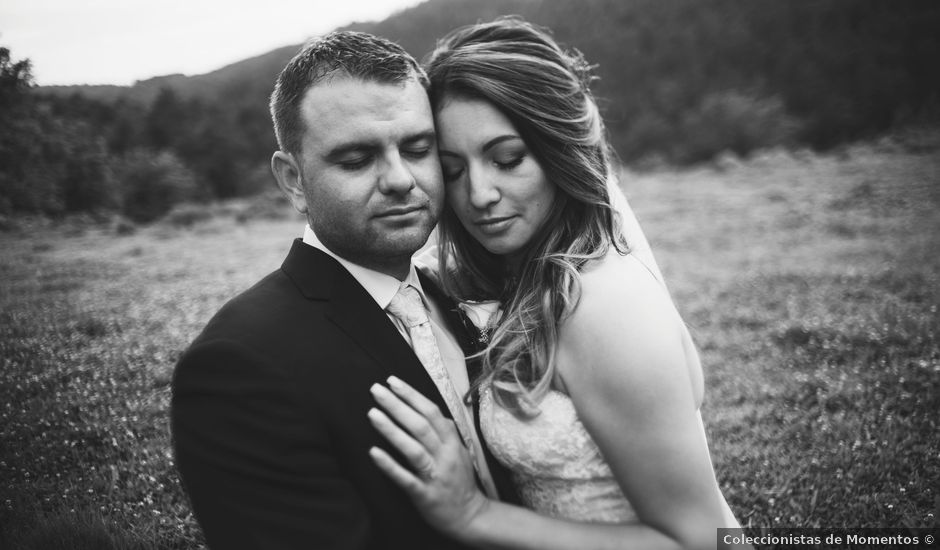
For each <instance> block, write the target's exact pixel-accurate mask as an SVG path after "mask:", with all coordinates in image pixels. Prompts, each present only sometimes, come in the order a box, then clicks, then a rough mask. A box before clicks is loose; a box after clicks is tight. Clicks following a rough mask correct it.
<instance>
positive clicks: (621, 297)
mask: <svg viewBox="0 0 940 550" xmlns="http://www.w3.org/2000/svg"><path fill="white" fill-rule="evenodd" d="M683 334H684V333H683V328H682V325H681V320H680V319H679V317H678V314H677V313H676V312H675V310H674V308H673V307H672V304H671V302H670V300H669V298H668V296H667V295H666V293H665V292H664V290H663V288H662V287H661V286H660V285H659V283H658V282H657V281H656V280H654V278H653V277H652V276H651V274H650V273H649V272H648V271H647V270H646V268H644V267H643V266H642V265H640V264H639V263H638V262H636V261H635V260H634V259H632V258H629V257H626V258H622V257H614V256H612V257H611V258H610V259H609V260H608V261H606V262H604V263H603V264H602V265H601V266H600V267H599V268H597V269H596V270H594V271H592V272H591V273H589V274H586V275H585V277H584V281H583V285H582V297H581V301H580V302H579V305H578V307H577V309H576V310H575V312H574V313H573V314H572V316H571V317H570V318H569V319H568V320H567V321H566V322H565V324H564V325H563V327H562V331H561V339H560V341H559V351H558V356H559V358H558V361H559V363H558V365H559V372H560V375H561V377H562V378H563V382H564V385H565V387H566V390H567V391H568V392H569V394H570V395H571V397H572V399H573V401H574V403H575V406H576V408H577V409H578V414H579V417H580V418H581V420H582V422H583V423H584V425H585V427H586V428H587V429H588V431H589V432H590V433H591V435H592V437H593V438H594V439H595V441H596V442H597V444H598V447H599V448H600V449H601V452H602V454H603V455H604V457H605V459H606V460H607V462H608V463H609V464H610V466H611V469H612V471H613V473H614V475H615V477H616V479H617V481H618V483H619V484H620V486H621V488H622V489H623V491H624V494H625V495H626V496H627V498H628V499H629V500H630V502H631V504H632V505H633V507H634V509H635V510H636V511H637V514H638V516H639V518H640V520H641V524H638V525H610V524H592V523H580V522H574V521H565V520H560V519H555V518H549V517H546V516H541V515H539V514H537V513H535V512H533V511H531V510H528V509H525V508H520V507H516V506H512V505H508V504H505V503H501V502H495V501H490V500H487V499H485V498H484V497H483V495H482V494H481V493H480V492H479V491H478V490H477V489H476V487H475V485H474V483H473V479H472V473H471V470H470V463H469V458H467V457H466V451H465V450H464V449H463V448H462V446H461V444H460V440H459V437H458V436H457V434H456V431H455V430H454V428H453V426H452V424H451V423H450V422H449V421H447V420H446V419H444V417H443V416H442V415H441V414H440V411H438V410H437V409H436V407H434V406H433V404H431V403H430V401H428V400H427V399H425V398H424V397H423V396H421V395H420V394H418V393H417V392H415V391H414V390H413V389H411V388H409V387H407V386H406V385H404V384H402V383H400V382H398V381H395V380H394V379H390V386H391V388H392V391H389V390H387V389H385V388H383V387H382V386H376V387H374V389H373V394H374V395H375V397H376V400H377V402H378V403H379V405H380V406H381V407H382V408H383V409H385V410H386V411H388V413H389V414H390V415H391V416H392V417H393V418H394V419H395V421H396V422H397V423H398V424H396V423H395V422H392V420H391V419H390V418H388V417H387V416H386V415H385V414H384V413H382V412H381V411H378V410H377V409H376V410H374V411H372V412H370V417H371V418H372V420H373V424H374V425H375V426H376V428H377V429H378V430H379V431H380V432H382V433H383V434H384V435H385V437H387V438H388V439H389V440H390V441H391V442H392V443H393V444H395V446H396V447H397V448H398V449H399V450H401V451H402V453H403V455H404V456H405V457H406V458H407V460H408V461H409V462H410V464H411V466H412V467H413V468H414V469H415V471H418V472H422V474H418V475H416V474H413V473H412V472H411V471H409V470H406V469H405V468H403V467H402V466H400V465H399V464H397V463H395V462H394V460H392V459H391V458H390V457H389V456H388V455H386V454H385V453H383V452H382V451H380V450H378V449H376V450H373V451H372V455H373V458H374V459H375V461H376V463H377V464H378V465H379V467H380V468H382V469H383V470H384V471H385V472H386V473H387V474H388V475H389V476H390V477H391V478H392V479H393V480H395V481H396V482H397V483H398V484H399V485H400V486H402V487H403V488H404V489H405V490H406V491H407V492H408V493H409V494H410V495H411V497H412V499H413V500H414V501H415V502H416V504H417V505H418V507H419V509H421V510H423V513H424V514H425V517H426V518H427V519H428V521H429V522H430V523H431V524H433V525H434V526H436V527H437V528H438V529H441V530H442V531H444V532H446V533H448V534H450V535H451V536H454V537H455V538H458V539H460V540H462V541H464V542H466V543H469V544H471V545H474V546H476V547H479V548H505V549H528V548H540V549H575V548H577V549H591V548H596V549H606V548H643V549H650V550H655V549H657V548H715V547H716V545H717V528H718V527H730V526H731V525H728V524H727V520H726V518H725V515H724V506H725V504H724V500H723V497H722V496H721V493H720V490H719V488H718V485H717V482H716V480H715V477H714V472H713V470H712V466H711V461H710V458H709V455H708V448H707V444H706V442H705V439H704V434H703V433H702V430H701V423H700V419H699V416H698V411H697V405H696V399H695V396H694V392H693V389H692V387H693V384H692V382H691V377H690V374H689V367H688V359H689V358H688V357H687V355H686V350H685V349H684V347H683ZM696 367H697V365H696ZM455 480H456V481H455Z"/></svg>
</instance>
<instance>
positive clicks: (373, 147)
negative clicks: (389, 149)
mask: <svg viewBox="0 0 940 550" xmlns="http://www.w3.org/2000/svg"><path fill="white" fill-rule="evenodd" d="M436 140H437V134H436V133H435V132H434V130H425V131H424V132H417V133H415V134H411V135H409V136H405V138H404V139H402V140H401V142H402V143H407V144H411V143H415V142H418V141H430V142H434V141H436ZM381 148H382V144H381V143H379V142H378V141H368V140H364V141H350V142H346V143H341V144H339V145H337V146H335V147H333V148H332V149H330V150H329V151H327V153H326V155H324V158H325V159H327V160H335V159H337V158H340V157H342V156H344V155H348V154H350V153H363V152H370V151H377V150H379V149H381Z"/></svg>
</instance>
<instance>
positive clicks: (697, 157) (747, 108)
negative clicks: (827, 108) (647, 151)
mask: <svg viewBox="0 0 940 550" xmlns="http://www.w3.org/2000/svg"><path fill="white" fill-rule="evenodd" d="M680 127H681V133H682V135H683V136H684V142H685V143H684V146H683V147H681V149H680V150H678V151H677V157H678V158H676V159H675V160H677V161H679V162H681V163H684V164H688V163H694V162H701V161H704V160H708V159H710V158H713V157H714V156H716V155H718V154H719V153H722V152H724V151H731V152H733V153H736V154H737V155H739V156H741V157H745V156H747V155H748V154H749V153H750V152H751V151H754V150H757V149H764V148H767V147H776V146H784V147H786V146H789V145H792V143H793V141H794V139H795V138H796V136H797V132H798V131H799V130H800V123H799V122H798V121H797V120H796V119H795V118H794V117H792V116H790V115H789V114H788V113H787V111H786V108H785V107H784V105H783V102H782V101H780V99H779V98H776V97H759V96H755V95H750V94H747V93H744V92H740V91H736V90H727V91H722V92H717V93H711V94H708V95H706V96H705V97H704V98H703V99H702V101H701V102H700V103H699V105H698V106H697V107H696V108H695V109H693V110H691V111H688V112H686V113H685V115H684V116H683V117H682V121H681V124H680Z"/></svg>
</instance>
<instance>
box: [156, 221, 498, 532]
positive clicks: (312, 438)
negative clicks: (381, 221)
mask: <svg viewBox="0 0 940 550" xmlns="http://www.w3.org/2000/svg"><path fill="white" fill-rule="evenodd" d="M422 284H423V285H432V283H430V281H426V280H423V281H422ZM432 286H433V285H432ZM448 309H450V308H448ZM392 374H395V375H396V376H398V377H400V378H402V379H403V380H405V381H407V382H408V383H409V384H411V385H413V386H414V387H415V388H416V389H417V390H418V391H420V392H422V393H423V394H425V395H426V396H428V397H429V398H431V399H432V400H433V401H435V402H436V403H437V404H438V406H439V407H440V408H441V410H442V411H444V412H445V414H447V407H446V405H445V404H444V402H443V400H442V399H441V397H440V395H439V394H438V392H437V390H436V388H435V386H434V383H433V381H432V380H431V379H430V377H429V376H428V375H427V373H426V371H425V370H424V368H423V367H422V365H421V363H420V362H419V361H418V359H417V357H416V356H415V354H414V352H413V351H412V350H411V348H410V347H409V346H408V344H407V343H406V342H405V340H404V339H403V338H402V337H401V335H400V334H399V333H398V331H397V330H396V329H395V327H394V326H393V325H392V323H391V322H390V321H389V319H388V317H387V316H386V314H385V312H384V311H382V310H381V309H380V308H379V307H378V306H377V305H376V304H375V301H374V300H373V299H372V297H371V296H369V294H368V293H367V292H366V291H365V289H363V288H362V287H361V286H360V285H359V283H358V282H356V280H355V279H354V278H353V277H352V276H351V275H350V274H349V273H348V272H347V271H346V270H345V269H344V268H343V267H342V266H341V265H340V264H339V262H337V261H336V260H334V259H333V258H331V257H329V256H328V255H327V254H324V253H323V252H321V251H319V250H316V249H315V248H313V247H310V246H308V245H305V244H303V243H302V242H301V241H300V239H297V240H296V241H295V242H294V244H293V247H292V248H291V251H290V253H289V254H288V256H287V259H286V260H285V261H284V264H283V265H282V266H281V269H280V270H278V271H275V272H274V273H272V274H270V275H268V276H267V277H265V278H264V279H263V280H261V281H260V282H259V283H257V284H256V285H255V286H253V287H252V288H250V289H249V290H247V291H245V292H244V293H242V294H241V295H239V296H238V297H236V298H234V299H233V300H231V301H230V302H229V303H227V304H226V305H225V306H224V307H223V308H222V309H221V310H220V311H219V312H218V313H217V314H216V315H215V316H214V317H213V318H212V320H211V321H210V322H209V324H208V325H207V326H206V328H205V330H204V331H203V332H202V334H201V335H200V336H199V337H198V338H197V339H196V340H195V341H194V342H193V344H192V345H191V346H190V348H189V349H188V350H187V351H186V352H185V353H184V354H183V356H182V358H181V359H180V361H179V363H178V364H177V366H176V371H175V375H174V380H173V401H172V408H171V417H172V418H171V420H172V430H173V440H174V447H175V451H176V461H177V466H178V468H179V471H180V475H181V477H182V480H183V483H184V486H185V488H186V490H187V492H188V493H189V496H190V499H191V502H192V507H193V510H194V512H195V515H196V518H197V520H198V521H199V524H200V525H201V526H202V529H203V532H204V533H205V536H206V539H207V541H208V543H209V545H210V547H212V548H214V549H222V548H259V549H276V548H324V549H328V548H336V549H364V548H369V549H371V548H376V549H378V548H407V549H423V548H427V549H438V548H440V549H448V548H461V546H460V545H458V544H457V543H456V542H453V541H451V540H449V539H447V538H445V537H444V536H443V535H441V534H439V533H438V532H436V531H435V530H433V529H432V528H431V527H430V526H428V525H427V524H426V523H425V522H424V521H423V520H422V519H421V518H420V516H419V515H418V513H417V511H416V509H415V508H414V506H413V505H412V504H411V502H410V500H408V498H407V496H406V495H405V493H404V492H403V491H401V490H400V489H399V488H398V487H397V486H396V485H394V484H393V483H392V482H391V481H390V480H389V479H387V478H386V477H385V475H384V474H383V473H382V472H381V471H380V470H378V468H376V467H375V465H374V464H373V463H372V461H371V459H370V458H369V454H368V449H369V448H370V447H371V446H374V445H378V446H381V447H383V448H385V449H389V446H388V444H387V443H386V442H385V441H384V439H383V438H382V437H381V435H380V434H378V433H377V432H376V431H375V429H374V428H373V427H372V426H371V424H370V423H369V421H368V419H367V417H366V411H368V410H369V408H370V407H372V406H374V401H373V399H372V396H371V394H370V393H369V387H370V386H371V385H372V384H374V383H376V382H382V381H384V380H385V379H386V378H387V377H388V376H389V375H392ZM395 456H397V455H395ZM488 458H490V459H491V458H492V457H488ZM491 466H492V467H494V468H495V470H496V471H495V472H494V474H495V477H496V481H497V485H498V486H499V487H500V489H501V490H502V491H503V492H506V493H507V494H511V493H512V489H511V487H509V485H508V484H507V483H506V482H507V479H506V477H505V472H504V471H502V470H501V469H500V468H499V466H498V464H496V463H495V462H493V461H492V460H491Z"/></svg>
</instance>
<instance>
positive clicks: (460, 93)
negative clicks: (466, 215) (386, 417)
mask: <svg viewBox="0 0 940 550" xmlns="http://www.w3.org/2000/svg"><path fill="white" fill-rule="evenodd" d="M426 64H427V72H428V77H429V79H430V81H431V86H430V94H431V104H432V106H433V108H434V111H435V112H438V111H439V110H440V109H441V108H442V106H443V105H444V104H446V102H447V101H448V100H450V99H453V98H463V99H477V100H483V101H486V102H487V103H489V104H490V105H492V106H494V107H495V108H496V109H498V110H499V111H500V112H501V113H502V114H503V115H504V116H506V117H507V118H508V119H509V120H510V122H512V124H513V126H514V127H515V129H516V131H518V132H519V135H520V137H521V138H522V140H523V141H524V142H525V144H526V146H527V147H528V148H529V150H530V151H531V153H532V155H533V157H534V158H535V160H536V161H537V162H538V163H539V165H540V166H541V167H542V169H543V171H544V172H545V174H546V176H547V178H548V180H549V181H550V182H551V183H552V184H553V185H554V186H555V187H556V193H555V201H554V204H553V205H552V208H551V209H550V211H549V214H548V216H547V218H546V220H545V222H544V223H543V225H542V226H541V228H540V229H539V231H538V232H537V234H536V235H535V237H534V238H533V239H532V242H530V243H528V244H527V245H526V248H525V251H524V253H523V256H522V258H523V261H522V262H521V266H520V268H519V269H518V270H517V271H516V272H510V271H509V270H508V268H507V266H506V263H505V262H504V260H503V259H502V258H501V257H500V256H497V255H495V254H492V253H490V252H489V251H487V250H486V249H485V248H483V246H482V245H481V244H480V243H479V242H477V241H476V240H475V239H473V237H471V236H470V234H469V233H468V232H467V231H466V230H465V229H464V228H463V226H461V224H460V222H459V220H458V219H457V216H456V214H455V213H454V211H453V210H452V209H451V208H450V207H449V206H448V207H445V209H444V213H443V215H442V218H441V222H440V225H439V228H440V232H439V239H440V240H439V245H440V248H439V250H440V254H439V258H440V272H441V274H442V280H443V284H444V287H445V290H447V291H448V292H449V293H451V294H452V295H454V296H456V297H457V298H458V299H461V300H487V299H498V300H500V301H501V302H502V304H503V306H502V308H503V314H502V316H501V318H500V320H499V322H498V323H497V325H496V327H495V330H494V331H493V333H492V336H491V337H490V340H489V344H488V345H487V347H486V349H485V350H483V351H482V352H480V354H479V357H477V358H476V359H477V360H480V361H481V362H482V366H483V369H482V374H481V376H479V377H478V378H477V379H476V380H474V383H473V386H472V387H471V391H476V390H477V388H479V386H480V385H482V384H487V383H491V384H492V388H493V395H494V398H495V399H496V401H497V403H499V404H500V405H501V406H502V407H504V408H506V409H508V410H510V411H512V412H513V413H514V414H516V415H518V416H521V417H531V416H534V415H536V414H538V404H539V403H540V402H541V399H542V397H544V395H545V394H546V392H548V391H549V389H550V388H551V387H552V382H553V380H554V379H555V376H556V370H555V349H556V344H557V341H558V327H559V325H560V324H561V322H562V321H563V319H564V318H565V316H566V315H568V314H569V313H570V312H571V311H572V310H573V309H574V307H575V305H577V302H578V298H579V296H580V271H581V269H582V268H583V267H584V266H585V265H586V264H587V263H588V262H589V261H591V260H595V259H599V258H602V257H603V256H604V255H605V254H607V252H608V251H609V250H610V247H611V246H613V247H615V248H616V249H617V251H619V252H620V253H622V254H625V253H626V252H627V245H626V242H625V241H624V240H623V237H622V236H621V231H620V220H619V217H618V215H617V212H616V211H615V210H614V209H613V208H612V207H611V201H610V195H609V193H608V187H607V186H608V181H609V180H610V179H611V177H612V169H611V156H612V153H611V149H610V145H609V142H608V140H607V136H606V131H605V129H604V125H603V121H602V120H601V117H600V114H599V112H598V109H597V104H596V102H595V100H594V98H593V96H592V94H591V91H590V87H589V84H590V82H591V80H592V77H591V75H590V69H591V67H590V66H589V65H588V64H587V62H586V61H585V60H584V58H583V56H582V55H581V54H580V53H579V52H577V51H573V50H572V51H567V50H565V49H563V48H562V47H561V46H559V44H558V43H557V42H555V40H554V39H553V38H552V36H551V35H550V34H549V32H548V31H547V30H545V29H542V28H539V27H536V26H535V25H532V24H530V23H528V22H525V21H523V20H521V19H519V18H517V17H509V18H500V19H497V20H495V21H493V22H490V23H481V24H477V25H471V26H467V27H462V28H459V29H457V30H455V31H453V32H451V33H450V34H448V35H447V36H445V37H444V38H443V39H441V40H440V41H439V43H438V45H437V48H436V49H435V50H434V51H433V52H432V53H431V55H430V57H429V59H428V61H427V63H426Z"/></svg>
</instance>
